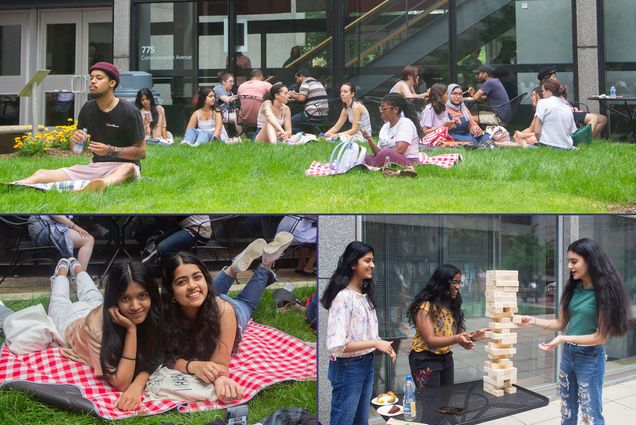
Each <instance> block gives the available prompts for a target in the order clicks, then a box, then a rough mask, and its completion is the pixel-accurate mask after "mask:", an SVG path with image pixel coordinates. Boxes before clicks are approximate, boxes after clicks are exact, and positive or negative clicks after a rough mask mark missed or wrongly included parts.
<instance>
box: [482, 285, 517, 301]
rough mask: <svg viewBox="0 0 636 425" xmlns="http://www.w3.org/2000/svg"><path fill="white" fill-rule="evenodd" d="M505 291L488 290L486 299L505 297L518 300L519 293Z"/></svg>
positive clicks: (498, 289)
mask: <svg viewBox="0 0 636 425" xmlns="http://www.w3.org/2000/svg"><path fill="white" fill-rule="evenodd" d="M503 289H505V288H496V289H495V290H493V289H487V290H486V293H485V295H486V299H488V298H493V297H494V298H497V297H503V298H514V299H517V292H516V291H515V292H513V291H504V290H503Z"/></svg>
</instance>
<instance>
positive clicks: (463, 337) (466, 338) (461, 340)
mask: <svg viewBox="0 0 636 425" xmlns="http://www.w3.org/2000/svg"><path fill="white" fill-rule="evenodd" d="M457 343H458V344H459V345H461V347H462V348H463V349H464V350H471V349H472V348H473V347H474V346H475V343H474V342H473V341H471V340H470V335H469V334H468V332H462V333H460V334H457Z"/></svg>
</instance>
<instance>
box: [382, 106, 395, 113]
mask: <svg viewBox="0 0 636 425" xmlns="http://www.w3.org/2000/svg"><path fill="white" fill-rule="evenodd" d="M394 107H395V106H380V107H379V108H378V109H379V110H380V112H382V111H384V110H385V109H389V108H394Z"/></svg>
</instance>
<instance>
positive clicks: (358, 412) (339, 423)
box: [327, 353, 375, 425]
mask: <svg viewBox="0 0 636 425" xmlns="http://www.w3.org/2000/svg"><path fill="white" fill-rule="evenodd" d="M374 364H375V360H374V356H373V353H369V354H366V355H364V356H357V357H349V358H337V359H336V360H330V361H329V372H328V375H327V376H328V378H329V381H330V382H331V387H332V390H331V422H330V423H331V425H367V424H368V423H369V407H370V406H369V405H370V403H371V392H372V391H373V373H374Z"/></svg>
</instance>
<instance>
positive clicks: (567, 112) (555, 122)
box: [535, 96, 576, 149]
mask: <svg viewBox="0 0 636 425" xmlns="http://www.w3.org/2000/svg"><path fill="white" fill-rule="evenodd" d="M535 115H536V117H537V118H539V120H540V121H541V125H542V127H541V136H540V138H539V143H541V144H544V145H548V146H554V147H556V148H561V149H572V146H574V142H573V141H572V133H574V132H575V131H576V124H575V122H574V117H573V116H572V109H570V107H569V106H568V105H566V104H565V103H564V102H563V101H562V100H561V99H559V98H558V97H557V96H551V97H549V98H547V99H541V100H539V102H538V103H537V112H536V113H535Z"/></svg>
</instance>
